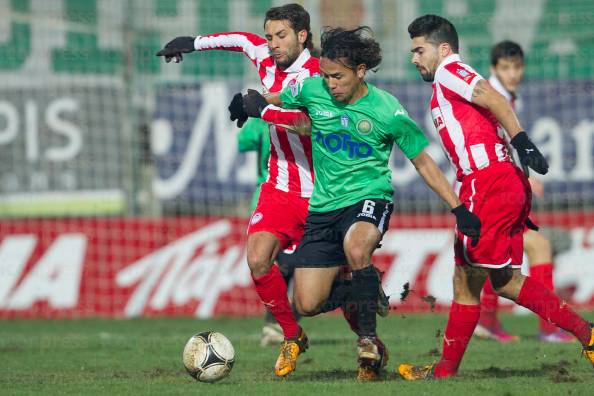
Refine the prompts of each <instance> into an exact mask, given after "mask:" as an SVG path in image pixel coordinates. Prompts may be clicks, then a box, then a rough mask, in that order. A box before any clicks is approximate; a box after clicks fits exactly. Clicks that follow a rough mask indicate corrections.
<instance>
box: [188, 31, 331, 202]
mask: <svg viewBox="0 0 594 396" xmlns="http://www.w3.org/2000/svg"><path fill="white" fill-rule="evenodd" d="M194 48H195V49H196V50H197V51H205V50H225V51H237V52H243V53H244V54H245V55H246V56H247V57H248V58H249V59H250V60H251V61H252V63H253V64H254V65H255V66H256V67H257V68H258V73H259V75H260V80H261V81H262V86H263V88H264V92H279V91H281V90H282V89H283V88H284V87H286V86H287V85H289V83H291V82H301V81H303V80H304V79H306V78H307V77H310V76H313V75H316V74H318V73H319V65H320V62H319V60H318V59H317V58H314V57H313V56H311V54H310V52H309V50H308V49H305V50H304V51H303V52H302V53H301V54H300V55H299V57H298V58H297V59H296V60H295V62H293V64H292V65H291V66H289V67H288V68H286V69H285V70H280V69H278V68H277V67H276V63H275V62H274V58H273V57H272V56H270V53H269V51H268V44H267V41H266V39H264V38H263V37H260V36H258V35H255V34H252V33H244V32H229V33H216V34H210V35H207V36H198V37H196V39H195V40H194ZM273 108H274V107H273ZM276 110H278V111H280V108H278V107H276ZM290 112H293V113H294V112H296V110H290ZM266 183H272V184H273V185H274V187H275V188H277V189H279V190H282V191H285V192H291V193H295V194H299V195H300V196H302V197H310V196H311V193H312V190H313V164H312V159H311V138H309V137H303V136H298V135H296V134H293V133H287V131H286V130H285V129H284V128H283V127H281V126H278V125H271V126H270V159H269V160H268V179H267V181H266Z"/></svg>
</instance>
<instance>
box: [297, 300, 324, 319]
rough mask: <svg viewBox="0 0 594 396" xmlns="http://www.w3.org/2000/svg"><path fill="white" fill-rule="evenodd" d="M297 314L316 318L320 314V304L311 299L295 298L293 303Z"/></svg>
mask: <svg viewBox="0 0 594 396" xmlns="http://www.w3.org/2000/svg"><path fill="white" fill-rule="evenodd" d="M293 303H294V304H295V308H296V309H297V312H299V314H300V315H302V316H314V315H317V314H318V313H319V312H320V304H319V302H317V301H314V300H313V299H310V298H299V297H298V296H295V299H294V301H293Z"/></svg>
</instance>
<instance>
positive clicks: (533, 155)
mask: <svg viewBox="0 0 594 396" xmlns="http://www.w3.org/2000/svg"><path fill="white" fill-rule="evenodd" d="M471 101H472V103H474V104H476V105H478V106H480V107H482V108H484V109H487V110H489V111H490V112H491V114H493V116H494V117H495V118H496V119H497V121H498V122H499V124H500V125H501V126H502V127H503V128H504V129H505V130H506V132H507V134H508V135H509V136H510V138H511V141H510V143H511V145H512V146H513V147H514V148H515V149H516V150H517V151H518V155H519V156H520V161H522V164H524V165H526V166H528V167H530V168H532V169H534V171H536V172H537V173H540V174H541V175H544V174H546V173H547V172H548V171H549V164H548V162H547V160H546V159H545V157H544V156H543V155H542V153H541V152H540V150H539V149H538V148H537V147H536V146H535V145H534V143H533V142H532V141H531V140H530V138H529V137H528V135H527V134H526V132H524V130H523V129H522V127H521V125H520V122H519V121H518V117H516V113H515V112H514V110H513V109H512V107H511V105H510V104H509V102H508V101H507V99H505V97H504V96H503V95H501V94H500V93H499V92H497V91H496V90H495V89H494V88H493V87H491V85H490V84H489V83H488V82H487V81H485V80H480V81H479V82H477V83H476V85H475V87H474V89H473V91H472V97H471Z"/></svg>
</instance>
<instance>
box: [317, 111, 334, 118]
mask: <svg viewBox="0 0 594 396" xmlns="http://www.w3.org/2000/svg"><path fill="white" fill-rule="evenodd" d="M316 115H317V116H322V117H334V113H332V112H331V111H328V110H316Z"/></svg>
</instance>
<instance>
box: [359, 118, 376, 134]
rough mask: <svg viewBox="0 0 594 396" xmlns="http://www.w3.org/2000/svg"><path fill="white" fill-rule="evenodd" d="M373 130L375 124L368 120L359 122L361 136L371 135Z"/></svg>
mask: <svg viewBox="0 0 594 396" xmlns="http://www.w3.org/2000/svg"><path fill="white" fill-rule="evenodd" d="M372 129H373V123H372V122H371V121H369V120H368V119H366V118H364V119H362V120H359V122H357V132H359V133H360V134H361V135H367V134H369V132H371V130H372Z"/></svg>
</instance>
